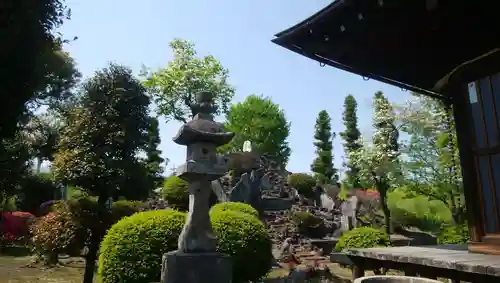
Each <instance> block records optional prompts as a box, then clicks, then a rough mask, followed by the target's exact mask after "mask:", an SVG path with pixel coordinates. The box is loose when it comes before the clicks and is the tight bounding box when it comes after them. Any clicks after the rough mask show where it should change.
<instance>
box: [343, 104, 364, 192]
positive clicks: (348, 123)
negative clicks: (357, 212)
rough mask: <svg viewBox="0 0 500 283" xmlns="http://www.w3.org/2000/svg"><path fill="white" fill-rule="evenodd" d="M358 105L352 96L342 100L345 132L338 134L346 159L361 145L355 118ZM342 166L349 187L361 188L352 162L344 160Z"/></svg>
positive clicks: (356, 170)
mask: <svg viewBox="0 0 500 283" xmlns="http://www.w3.org/2000/svg"><path fill="white" fill-rule="evenodd" d="M357 108H358V103H357V102H356V99H355V98H354V96H352V95H348V96H346V98H345V99H344V113H343V114H342V115H343V117H342V120H343V121H344V126H345V131H344V132H341V133H340V136H341V137H342V139H343V140H344V154H345V156H346V157H349V155H350V154H351V153H352V152H353V151H356V150H358V149H360V147H361V144H360V143H359V140H360V137H361V132H360V131H359V129H358V116H357V113H356V112H357ZM344 166H346V167H347V171H346V172H345V173H346V181H347V184H348V185H349V187H353V188H359V187H360V186H361V184H360V181H359V176H358V173H359V168H358V167H356V166H355V164H354V162H351V161H350V160H349V159H347V160H346V162H345V164H344Z"/></svg>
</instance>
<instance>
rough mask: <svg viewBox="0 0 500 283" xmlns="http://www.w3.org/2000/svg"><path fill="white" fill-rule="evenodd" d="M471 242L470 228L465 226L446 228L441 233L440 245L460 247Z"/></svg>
mask: <svg viewBox="0 0 500 283" xmlns="http://www.w3.org/2000/svg"><path fill="white" fill-rule="evenodd" d="M468 241H469V227H468V226H467V225H466V224H465V225H459V226H446V227H444V228H443V229H442V230H441V232H440V233H439V244H442V245H458V244H467V242H468Z"/></svg>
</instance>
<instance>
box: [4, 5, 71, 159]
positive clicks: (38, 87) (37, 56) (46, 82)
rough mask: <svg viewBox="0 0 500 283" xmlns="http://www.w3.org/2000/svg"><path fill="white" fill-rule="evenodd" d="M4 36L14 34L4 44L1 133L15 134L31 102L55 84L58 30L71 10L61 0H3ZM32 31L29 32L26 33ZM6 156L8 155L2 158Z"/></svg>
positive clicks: (9, 135)
mask: <svg viewBox="0 0 500 283" xmlns="http://www.w3.org/2000/svg"><path fill="white" fill-rule="evenodd" d="M2 7H3V8H2V13H4V14H5V15H6V16H5V17H2V19H1V20H0V25H1V26H2V29H1V31H0V37H1V38H11V39H12V40H10V41H9V42H4V43H3V45H2V54H1V55H0V62H2V69H1V70H0V86H1V88H0V93H2V95H3V100H4V103H2V108H1V111H0V124H1V125H2V127H1V128H0V137H2V139H6V138H13V137H14V136H15V134H16V130H17V128H18V127H19V126H20V125H22V123H19V122H20V118H21V117H22V116H23V115H24V114H26V113H27V112H28V109H27V106H29V105H28V104H29V103H28V102H29V101H30V100H33V99H35V98H36V97H37V94H38V93H39V92H41V91H42V90H44V89H47V88H50V87H51V80H52V79H54V78H55V77H56V76H55V75H54V74H53V68H52V67H53V66H54V65H55V64H53V62H52V61H53V60H52V58H53V57H52V56H53V54H54V52H55V51H56V50H60V44H59V43H60V40H58V39H56V38H55V35H57V33H55V32H54V30H55V29H57V28H58V27H59V26H60V25H61V24H62V23H63V20H64V19H65V18H68V16H69V14H67V13H66V6H65V5H64V1H60V0H43V1H36V2H33V1H29V0H21V1H18V0H6V1H3V2H2ZM22 35H29V36H22ZM2 160H4V159H2Z"/></svg>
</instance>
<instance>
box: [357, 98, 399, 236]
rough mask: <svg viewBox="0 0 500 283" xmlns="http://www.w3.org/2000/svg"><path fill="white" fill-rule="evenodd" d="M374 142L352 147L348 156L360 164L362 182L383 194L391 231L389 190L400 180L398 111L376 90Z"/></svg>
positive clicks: (384, 208)
mask: <svg viewBox="0 0 500 283" xmlns="http://www.w3.org/2000/svg"><path fill="white" fill-rule="evenodd" d="M373 101H374V111H373V127H374V129H375V131H374V133H373V137H372V144H366V143H365V144H364V145H363V146H362V147H360V148H359V149H358V150H355V151H352V152H351V153H350V155H349V160H350V161H351V162H353V163H354V164H355V166H357V168H359V170H360V171H359V176H360V179H361V183H363V184H366V185H368V186H372V187H375V188H376V190H377V191H378V193H379V194H380V204H381V206H382V211H383V213H384V219H385V226H386V231H387V232H388V233H390V232H392V231H391V230H392V227H391V215H390V211H389V208H388V206H387V193H388V192H389V190H390V189H391V187H393V186H395V185H397V183H398V182H401V174H400V167H399V162H398V160H399V151H397V150H398V149H399V148H398V147H397V146H395V143H397V141H398V133H397V127H396V126H395V114H394V112H393V109H392V105H391V104H390V103H389V101H388V100H387V99H386V98H385V97H384V96H383V94H382V93H381V92H377V93H376V94H375V96H374V99H373Z"/></svg>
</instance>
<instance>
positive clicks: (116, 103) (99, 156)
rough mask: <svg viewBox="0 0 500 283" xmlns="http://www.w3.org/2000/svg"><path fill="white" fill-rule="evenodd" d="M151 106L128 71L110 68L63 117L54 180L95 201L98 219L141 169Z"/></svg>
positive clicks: (99, 228) (91, 262) (95, 230)
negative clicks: (114, 196)
mask: <svg viewBox="0 0 500 283" xmlns="http://www.w3.org/2000/svg"><path fill="white" fill-rule="evenodd" d="M149 103H150V100H149V97H148V96H147V95H146V91H145V89H144V87H143V86H142V84H141V83H140V82H139V81H138V80H137V79H136V78H134V77H133V75H132V71H131V70H130V69H128V68H125V67H123V66H119V65H114V64H111V65H110V66H109V67H108V68H105V69H103V70H101V71H98V72H96V74H95V75H94V76H93V77H92V78H90V79H89V80H88V81H86V82H85V83H84V85H83V93H82V94H81V96H80V98H79V101H78V103H76V105H75V106H76V107H74V108H72V109H70V110H69V111H67V112H66V115H67V116H66V117H65V118H66V121H65V123H66V125H68V126H67V127H64V128H63V130H62V131H61V136H60V141H59V146H58V151H57V152H56V154H55V156H54V161H53V162H52V169H53V172H54V176H55V178H56V179H58V180H61V181H64V182H66V183H70V184H73V185H75V186H78V187H81V188H84V189H86V190H88V191H89V193H90V194H92V195H95V196H97V197H98V210H97V212H96V213H97V217H96V219H99V220H101V219H106V214H107V213H108V208H107V207H106V204H107V202H108V200H109V198H110V197H111V196H113V195H114V194H115V192H116V190H117V189H121V188H122V187H123V186H124V185H126V184H127V183H128V182H129V181H130V178H131V176H133V175H134V174H137V173H138V172H137V169H138V168H141V167H142V166H140V161H139V160H138V157H137V153H138V151H139V150H143V149H144V148H145V146H146V140H147V138H146V137H147V131H148V127H149V117H148V106H149ZM101 221H102V220H101ZM103 227H104V225H103V223H102V222H101V223H100V222H99V221H96V222H95V223H94V224H93V225H92V227H88V228H89V229H90V230H91V232H92V233H91V235H92V237H91V243H90V244H89V252H88V254H87V261H86V262H87V264H86V268H85V275H84V283H91V282H92V279H93V275H94V270H95V261H96V258H97V257H96V256H97V250H98V247H99V243H100V240H101V238H102V236H103V234H104V231H103V230H104V228H103Z"/></svg>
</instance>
